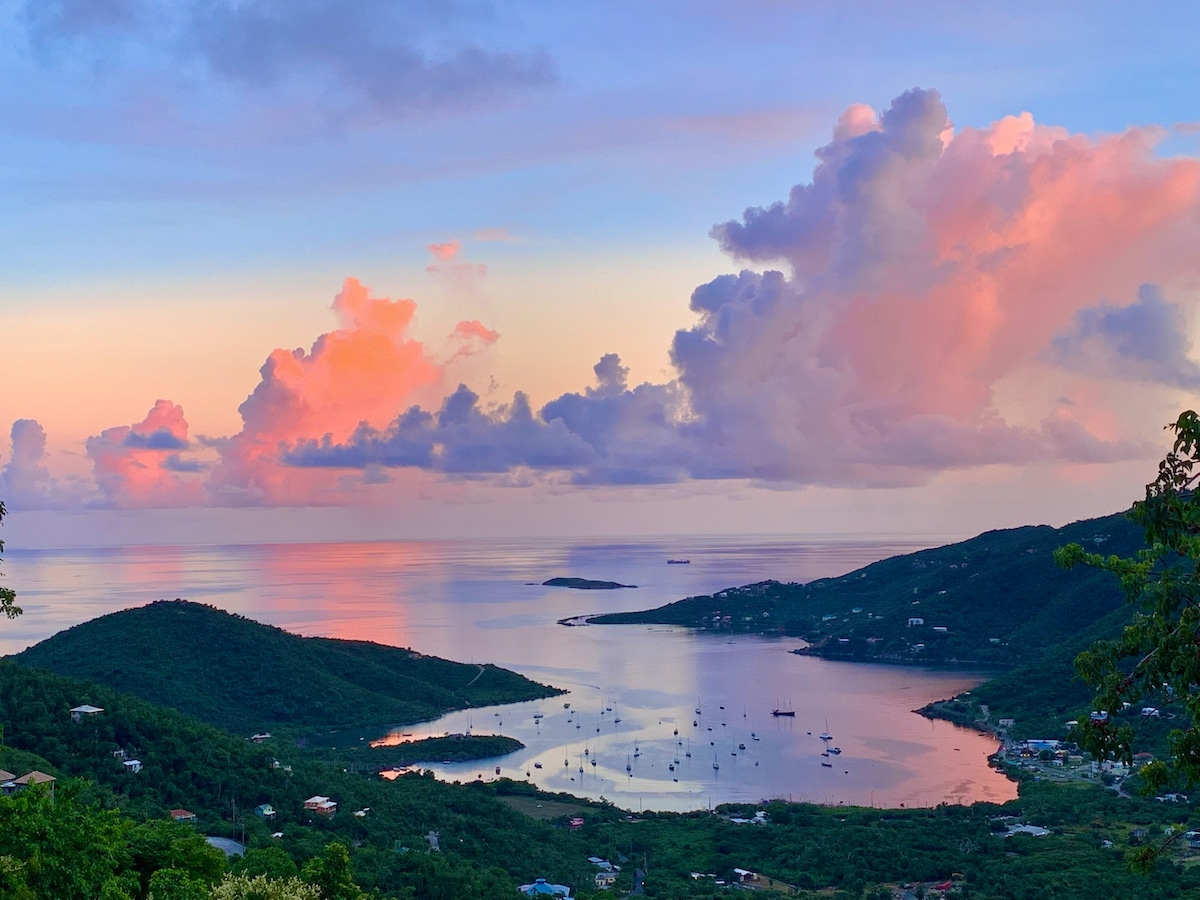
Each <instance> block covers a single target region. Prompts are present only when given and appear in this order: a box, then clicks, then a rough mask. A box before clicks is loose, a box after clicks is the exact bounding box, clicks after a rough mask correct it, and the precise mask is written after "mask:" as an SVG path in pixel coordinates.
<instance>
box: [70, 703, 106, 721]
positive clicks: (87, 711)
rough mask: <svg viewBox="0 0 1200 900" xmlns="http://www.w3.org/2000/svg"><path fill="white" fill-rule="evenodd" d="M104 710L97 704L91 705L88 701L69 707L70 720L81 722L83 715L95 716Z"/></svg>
mask: <svg viewBox="0 0 1200 900" xmlns="http://www.w3.org/2000/svg"><path fill="white" fill-rule="evenodd" d="M102 712H104V710H103V709H101V708H100V707H99V706H92V705H91V704H90V703H84V704H83V705H82V706H76V707H73V708H72V709H71V721H72V722H82V721H83V719H84V716H95V715H99V714H100V713H102Z"/></svg>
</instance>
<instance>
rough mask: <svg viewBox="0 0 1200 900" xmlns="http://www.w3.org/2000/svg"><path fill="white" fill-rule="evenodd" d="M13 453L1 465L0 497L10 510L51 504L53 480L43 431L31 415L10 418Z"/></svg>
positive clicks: (52, 499)
mask: <svg viewBox="0 0 1200 900" xmlns="http://www.w3.org/2000/svg"><path fill="white" fill-rule="evenodd" d="M10 436H11V438H12V455H11V456H10V457H9V460H8V462H7V463H6V464H5V465H4V466H3V468H0V498H3V499H4V501H5V503H6V505H7V506H8V508H9V509H10V510H14V511H15V510H19V509H43V508H45V507H47V506H52V505H54V499H55V498H54V482H53V480H52V479H51V477H50V470H49V469H48V468H47V467H46V464H45V462H46V432H45V431H44V430H43V429H42V426H41V425H39V424H38V423H37V422H36V421H35V420H33V419H17V421H15V422H13V426H12V431H11V432H10Z"/></svg>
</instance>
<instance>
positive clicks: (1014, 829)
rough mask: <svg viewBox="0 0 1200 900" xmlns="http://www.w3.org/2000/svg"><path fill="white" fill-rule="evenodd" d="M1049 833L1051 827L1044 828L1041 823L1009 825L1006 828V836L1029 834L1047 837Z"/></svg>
mask: <svg viewBox="0 0 1200 900" xmlns="http://www.w3.org/2000/svg"><path fill="white" fill-rule="evenodd" d="M1049 833H1050V829H1049V828H1042V827H1041V826H1040V825H1009V826H1007V827H1006V828H1005V832H1004V837H1012V836H1013V835H1014V834H1029V835H1033V837H1045V836H1046V835H1048V834H1049Z"/></svg>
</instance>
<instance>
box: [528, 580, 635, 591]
mask: <svg viewBox="0 0 1200 900" xmlns="http://www.w3.org/2000/svg"><path fill="white" fill-rule="evenodd" d="M542 586H543V587H565V588H574V589H575V590H577V591H615V590H619V589H620V588H636V587H637V585H636V584H620V583H619V582H616V581H592V580H591V579H588V578H551V579H550V580H549V581H543V582H542Z"/></svg>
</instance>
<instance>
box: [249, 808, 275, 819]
mask: <svg viewBox="0 0 1200 900" xmlns="http://www.w3.org/2000/svg"><path fill="white" fill-rule="evenodd" d="M254 814H255V815H256V816H259V817H260V818H263V819H266V820H267V821H268V822H269V821H271V820H272V819H274V818H275V807H273V806H272V805H271V804H270V803H260V804H258V806H256V807H254Z"/></svg>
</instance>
